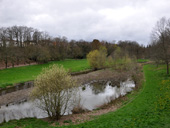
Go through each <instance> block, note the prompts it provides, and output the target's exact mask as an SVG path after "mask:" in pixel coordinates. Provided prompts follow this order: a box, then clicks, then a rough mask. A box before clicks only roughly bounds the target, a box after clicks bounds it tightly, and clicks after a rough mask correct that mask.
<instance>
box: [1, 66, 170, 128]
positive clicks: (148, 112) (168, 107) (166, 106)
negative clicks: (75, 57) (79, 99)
mask: <svg viewBox="0 0 170 128" xmlns="http://www.w3.org/2000/svg"><path fill="white" fill-rule="evenodd" d="M162 68H163V69H162ZM162 68H160V69H159V70H158V69H156V68H155V66H153V65H145V66H144V72H145V78H146V82H145V85H144V87H143V88H142V90H141V91H140V93H139V95H137V97H136V98H135V100H133V101H132V102H130V103H128V104H126V105H125V106H123V107H122V108H121V109H119V110H117V111H116V112H110V113H108V114H105V115H102V116H99V118H98V119H95V120H93V121H90V122H86V123H83V124H79V125H75V126H74V125H73V126H71V125H70V126H63V127H70V128H113V127H114V128H121V127H122V128H134V127H136V128H147V127H148V128H152V127H153V128H169V127H170V117H169V115H170V80H169V77H168V76H166V75H165V73H166V70H165V67H162ZM14 126H21V127H25V128H36V127H41V128H46V127H52V126H50V124H48V123H47V122H43V121H42V120H37V119H23V120H21V121H10V122H9V123H5V124H4V125H2V126H1V127H4V128H13V127H14Z"/></svg>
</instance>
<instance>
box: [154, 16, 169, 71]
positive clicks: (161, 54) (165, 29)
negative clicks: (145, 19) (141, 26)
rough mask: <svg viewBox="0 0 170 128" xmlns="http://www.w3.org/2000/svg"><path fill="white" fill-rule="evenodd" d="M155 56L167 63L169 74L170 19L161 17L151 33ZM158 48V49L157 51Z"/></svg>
mask: <svg viewBox="0 0 170 128" xmlns="http://www.w3.org/2000/svg"><path fill="white" fill-rule="evenodd" d="M151 37H152V46H153V57H154V58H157V59H158V60H162V61H164V62H165V63H166V67H167V74H169V61H170V19H168V20H167V19H166V18H165V17H163V18H161V19H160V20H159V21H158V22H157V24H156V26H155V28H154V29H153V31H152V34H151ZM155 50H156V51H155Z"/></svg>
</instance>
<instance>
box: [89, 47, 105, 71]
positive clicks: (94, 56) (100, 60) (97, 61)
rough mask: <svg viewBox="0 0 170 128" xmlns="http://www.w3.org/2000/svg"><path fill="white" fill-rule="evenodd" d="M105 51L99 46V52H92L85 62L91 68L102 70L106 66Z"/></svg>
mask: <svg viewBox="0 0 170 128" xmlns="http://www.w3.org/2000/svg"><path fill="white" fill-rule="evenodd" d="M106 57H107V50H106V47H104V46H101V47H100V48H99V50H93V51H91V52H89V54H88V55H87V60H88V62H89V64H90V66H91V67H92V68H94V69H95V70H96V69H99V68H104V67H105V64H106Z"/></svg>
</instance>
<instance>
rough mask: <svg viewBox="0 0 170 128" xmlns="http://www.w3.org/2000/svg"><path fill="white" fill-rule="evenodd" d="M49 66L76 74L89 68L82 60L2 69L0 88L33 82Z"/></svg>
mask: <svg viewBox="0 0 170 128" xmlns="http://www.w3.org/2000/svg"><path fill="white" fill-rule="evenodd" d="M51 64H60V65H63V66H64V68H66V69H69V70H70V71H71V72H78V71H82V70H86V69H89V68H90V66H89V65H88V62H87V60H86V59H82V60H63V61H53V62H49V63H47V64H40V65H31V66H24V67H16V68H9V69H4V70H0V87H1V88H4V87H6V86H7V85H12V84H14V83H20V82H25V81H29V80H34V79H35V78H36V76H37V75H38V74H39V73H40V72H41V71H42V68H44V67H48V66H49V65H51Z"/></svg>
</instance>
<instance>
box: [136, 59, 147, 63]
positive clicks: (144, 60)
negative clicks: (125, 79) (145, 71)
mask: <svg viewBox="0 0 170 128" xmlns="http://www.w3.org/2000/svg"><path fill="white" fill-rule="evenodd" d="M148 61H149V60H148V59H138V60H137V62H138V63H145V62H148Z"/></svg>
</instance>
